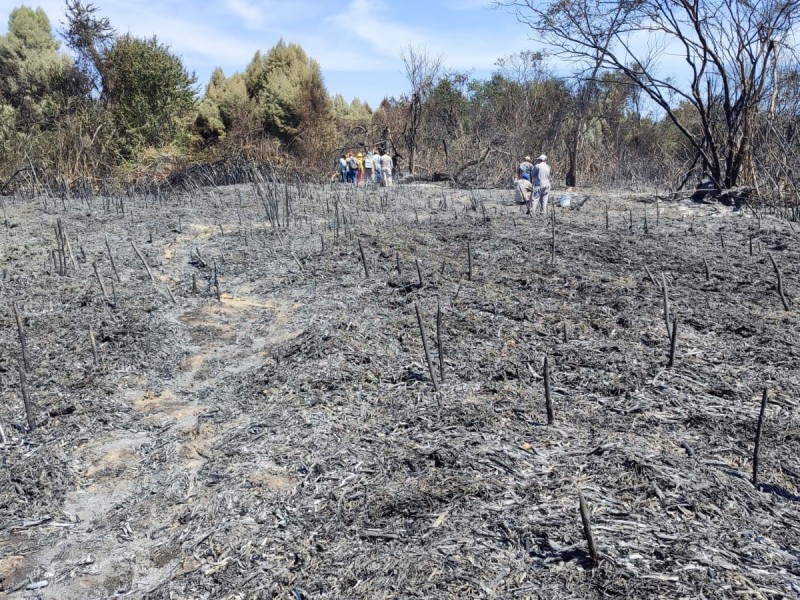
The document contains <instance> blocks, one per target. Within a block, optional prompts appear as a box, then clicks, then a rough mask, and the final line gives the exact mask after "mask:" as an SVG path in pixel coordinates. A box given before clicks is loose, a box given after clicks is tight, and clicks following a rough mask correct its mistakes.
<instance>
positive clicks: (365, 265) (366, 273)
mask: <svg viewBox="0 0 800 600" xmlns="http://www.w3.org/2000/svg"><path fill="white" fill-rule="evenodd" d="M358 251H359V253H360V254H361V262H362V264H363V265H364V277H365V278H367V279H369V265H368V264H367V257H366V256H364V248H363V246H361V240H358Z"/></svg>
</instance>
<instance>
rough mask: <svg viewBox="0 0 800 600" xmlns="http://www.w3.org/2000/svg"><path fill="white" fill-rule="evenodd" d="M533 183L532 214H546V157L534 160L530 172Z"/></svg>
mask: <svg viewBox="0 0 800 600" xmlns="http://www.w3.org/2000/svg"><path fill="white" fill-rule="evenodd" d="M531 178H532V179H533V181H532V182H531V183H533V195H532V203H533V212H534V213H536V212H539V210H540V209H541V212H542V213H546V212H547V198H548V195H549V194H550V165H548V164H547V156H545V155H544V154H542V155H541V156H539V157H538V158H537V159H536V164H535V165H533V169H532V170H531Z"/></svg>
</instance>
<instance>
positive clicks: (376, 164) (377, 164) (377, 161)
mask: <svg viewBox="0 0 800 600" xmlns="http://www.w3.org/2000/svg"><path fill="white" fill-rule="evenodd" d="M372 159H373V160H372V166H373V168H374V169H375V182H376V183H377V184H378V185H383V175H382V172H381V154H380V152H378V149H377V148H375V149H374V150H373V151H372Z"/></svg>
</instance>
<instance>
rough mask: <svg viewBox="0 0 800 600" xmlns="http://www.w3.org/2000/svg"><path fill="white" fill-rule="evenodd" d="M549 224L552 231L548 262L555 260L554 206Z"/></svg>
mask: <svg viewBox="0 0 800 600" xmlns="http://www.w3.org/2000/svg"><path fill="white" fill-rule="evenodd" d="M550 224H551V232H552V240H551V242H550V263H551V264H552V263H555V262H556V213H555V208H553V219H552V221H551V222H550Z"/></svg>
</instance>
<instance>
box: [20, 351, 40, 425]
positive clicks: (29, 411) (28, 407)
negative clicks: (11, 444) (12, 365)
mask: <svg viewBox="0 0 800 600" xmlns="http://www.w3.org/2000/svg"><path fill="white" fill-rule="evenodd" d="M17 371H18V372H19V389H20V391H21V392H22V402H23V403H24V404H25V417H26V418H27V419H28V429H29V430H30V431H31V432H33V430H34V429H36V422H35V421H34V420H33V405H32V404H31V398H30V396H29V395H28V381H27V379H26V377H25V369H23V368H22V366H21V365H17Z"/></svg>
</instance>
